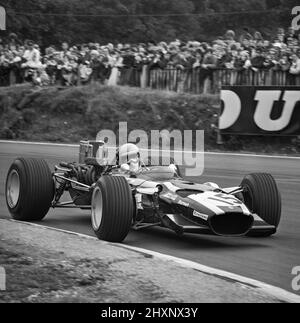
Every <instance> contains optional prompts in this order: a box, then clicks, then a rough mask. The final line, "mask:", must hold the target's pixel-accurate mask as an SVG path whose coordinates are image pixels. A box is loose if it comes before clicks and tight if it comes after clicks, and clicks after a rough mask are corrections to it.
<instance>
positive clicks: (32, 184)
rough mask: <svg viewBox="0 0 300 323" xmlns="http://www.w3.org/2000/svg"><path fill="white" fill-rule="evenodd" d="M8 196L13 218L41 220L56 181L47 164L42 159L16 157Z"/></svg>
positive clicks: (10, 173)
mask: <svg viewBox="0 0 300 323" xmlns="http://www.w3.org/2000/svg"><path fill="white" fill-rule="evenodd" d="M5 195H6V204H7V207H8V210H9V212H10V214H11V215H12V217H13V219H15V220H20V221H40V220H42V219H43V218H44V217H45V216H46V214H47V213H48V211H49V208H50V206H51V202H52V200H53V196H54V182H53V178H52V174H51V171H50V169H49V167H48V165H47V163H46V162H45V161H44V160H43V159H34V158H18V159H16V160H15V161H14V162H13V164H12V165H11V167H10V168H9V171H8V174H7V178H6V187H5Z"/></svg>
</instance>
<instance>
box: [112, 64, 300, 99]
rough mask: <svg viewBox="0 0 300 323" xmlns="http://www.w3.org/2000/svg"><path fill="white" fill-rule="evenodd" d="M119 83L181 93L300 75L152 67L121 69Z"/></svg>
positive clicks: (286, 80) (288, 80)
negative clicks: (151, 68) (148, 69)
mask: <svg viewBox="0 0 300 323" xmlns="http://www.w3.org/2000/svg"><path fill="white" fill-rule="evenodd" d="M118 83H119V84H121V85H129V86H136V87H142V88H146V87H148V88H151V89H157V90H167V91H174V92H179V93H193V94H201V93H205V94H206V93H212V94H214V93H219V92H220V90H221V87H222V86H223V85H231V86H232V85H249V86H250V85H252V86H271V85H277V86H281V85H282V86H286V85H300V75H293V74H290V73H289V72H288V71H280V70H252V69H248V70H240V71H237V70H229V69H210V70H209V69H199V68H198V69H186V70H179V69H163V70H162V69H153V70H150V71H147V70H146V69H145V70H137V69H135V68H131V69H130V68H129V69H125V70H121V72H120V78H119V82H118Z"/></svg>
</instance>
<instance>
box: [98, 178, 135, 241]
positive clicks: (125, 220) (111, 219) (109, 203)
mask: <svg viewBox="0 0 300 323" xmlns="http://www.w3.org/2000/svg"><path fill="white" fill-rule="evenodd" d="M133 213H134V205H133V198H132V191H131V189H130V186H129V184H128V182H127V180H126V178H125V177H122V176H109V175H107V176H102V177H101V178H100V179H99V181H98V182H97V184H96V187H95V188H94V191H93V195H92V226H93V230H94V232H95V234H96V236H97V237H98V238H99V239H100V240H105V241H110V242H122V241H123V240H124V239H125V238H126V236H127V234H128V232H129V230H130V228H131V225H132V221H133Z"/></svg>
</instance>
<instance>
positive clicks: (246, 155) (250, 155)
mask: <svg viewBox="0 0 300 323" xmlns="http://www.w3.org/2000/svg"><path fill="white" fill-rule="evenodd" d="M0 144H22V145H24V144H25V145H36V146H49V147H51V146H52V147H71V148H79V145H75V144H58V143H48V142H30V141H13V140H0ZM109 148H112V147H109ZM141 150H151V151H159V152H169V151H167V150H162V149H143V148H142V149H141ZM172 152H175V153H189V154H191V153H193V154H195V153H198V154H204V155H212V156H213V155H219V156H236V157H246V158H247V157H259V158H275V159H296V160H297V159H300V156H284V155H263V154H252V153H245V154H242V153H230V152H213V151H205V152H201V151H199V152H196V151H182V150H172Z"/></svg>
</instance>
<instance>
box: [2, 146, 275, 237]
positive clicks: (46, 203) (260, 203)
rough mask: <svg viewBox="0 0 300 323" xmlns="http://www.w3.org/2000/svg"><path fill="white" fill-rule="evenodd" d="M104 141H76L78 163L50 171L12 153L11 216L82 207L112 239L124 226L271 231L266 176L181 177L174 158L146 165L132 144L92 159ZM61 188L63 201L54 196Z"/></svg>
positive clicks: (271, 193)
mask: <svg viewBox="0 0 300 323" xmlns="http://www.w3.org/2000/svg"><path fill="white" fill-rule="evenodd" d="M104 146H105V144H104V142H99V141H98V142H92V141H84V142H81V143H80V158H79V162H72V163H65V162H62V163H60V164H59V165H58V166H56V167H55V171H54V172H53V173H51V171H50V169H49V167H48V165H47V163H46V162H45V161H44V160H43V159H34V158H17V159H16V160H15V161H14V162H13V164H12V165H11V167H10V169H9V171H8V175H7V179H6V190H5V192H6V201H7V206H8V209H9V211H10V213H11V215H12V217H13V218H14V219H16V220H21V221H40V220H42V219H43V218H44V217H45V216H46V214H47V213H48V211H49V209H50V208H51V207H52V208H71V209H72V208H80V209H88V210H91V222H92V227H93V230H94V232H95V234H96V236H97V237H98V238H99V239H101V240H106V241H112V242H121V241H123V240H124V239H125V238H126V236H127V234H128V233H129V230H130V229H134V230H141V229H143V228H147V227H152V226H160V227H164V228H168V229H171V230H173V231H174V232H176V233H177V234H183V233H200V234H214V235H219V236H228V237H230V236H242V235H247V236H257V237H261V236H264V237H266V236H270V235H272V234H274V233H275V232H276V230H277V227H278V225H279V221H280V217H281V197H280V193H279V191H278V188H277V185H276V182H275V180H274V178H273V177H272V176H271V175H270V174H266V173H254V174H250V175H247V176H245V178H244V179H243V180H242V182H241V184H240V185H239V186H237V187H231V188H221V187H219V186H218V185H217V184H215V183H210V182H209V183H194V182H190V181H187V180H184V179H183V178H182V177H181V175H180V168H179V167H178V166H177V165H176V164H175V162H173V161H171V162H170V164H169V165H167V166H151V165H147V163H144V162H143V161H142V160H141V157H140V154H139V150H138V148H137V146H135V145H133V144H126V145H124V146H122V147H121V148H120V149H119V150H118V151H117V153H116V160H115V163H113V165H109V164H108V163H103V162H99V158H98V157H97V156H98V155H97V153H98V152H99V149H100V148H101V149H103V147H104ZM200 181H201V177H200V180H199V182H200ZM65 192H68V193H69V195H70V198H71V199H70V200H69V201H61V200H62V196H63V195H64V193H65Z"/></svg>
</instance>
